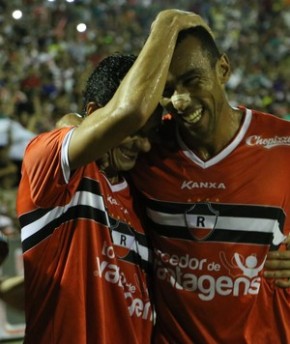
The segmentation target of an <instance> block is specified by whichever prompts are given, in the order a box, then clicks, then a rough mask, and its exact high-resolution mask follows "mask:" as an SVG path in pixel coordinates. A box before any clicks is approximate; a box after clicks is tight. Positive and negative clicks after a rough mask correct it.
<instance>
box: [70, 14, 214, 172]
mask: <svg viewBox="0 0 290 344" xmlns="http://www.w3.org/2000/svg"><path fill="white" fill-rule="evenodd" d="M199 25H202V26H205V27H206V28H208V27H207V26H206V23H205V22H204V21H203V19H202V18H201V17H200V16H198V15H196V14H193V13H191V12H184V11H179V10H165V11H162V12H160V13H159V14H158V15H157V17H156V19H155V21H154V22H153V24H152V26H151V32H150V34H149V36H148V39H147V41H146V43H145V44H144V46H143V48H142V50H141V52H140V54H139V56H138V58H137V60H136V61H135V63H134V65H133V66H132V67H131V69H130V71H129V72H128V74H127V75H126V77H125V78H124V79H123V81H122V82H121V84H120V86H119V88H118V90H117V92H116V93H115V95H114V96H113V98H112V99H111V100H110V101H109V102H108V104H107V105H106V106H104V107H103V108H100V109H98V110H96V111H95V112H93V113H92V114H91V115H90V116H88V117H87V118H86V119H85V120H84V121H83V122H82V123H81V124H80V125H79V126H78V127H77V128H76V129H75V130H74V133H73V135H72V138H71V142H70V147H69V159H70V166H71V168H72V169H74V168H77V167H79V166H82V165H84V164H86V163H88V162H91V161H94V160H96V159H98V158H100V157H101V156H102V155H103V154H104V153H106V152H107V151H108V150H109V149H111V148H112V147H114V146H116V145H118V144H119V143H120V142H121V141H122V140H123V139H124V138H125V137H127V136H129V135H131V134H133V133H134V132H136V131H137V130H138V129H140V128H141V127H142V126H143V125H144V124H145V123H146V121H147V120H148V118H149V117H150V115H151V114H152V112H153V111H154V109H155V108H156V107H157V105H158V103H159V100H160V98H161V95H162V92H163V89H164V85H165V81H166V77H167V73H168V69H169V65H170V62H171V57H172V54H173V51H174V48H175V44H176V39H177V36H178V33H179V32H180V31H181V30H184V29H187V28H190V27H194V26H199Z"/></svg>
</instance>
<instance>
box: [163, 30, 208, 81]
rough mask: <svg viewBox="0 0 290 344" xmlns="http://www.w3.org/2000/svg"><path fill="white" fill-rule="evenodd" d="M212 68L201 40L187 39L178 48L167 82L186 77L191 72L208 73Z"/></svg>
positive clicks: (190, 37)
mask: <svg viewBox="0 0 290 344" xmlns="http://www.w3.org/2000/svg"><path fill="white" fill-rule="evenodd" d="M210 66H211V64H210V60H209V57H208V54H206V52H205V51H204V49H203V48H202V44H201V42H200V40H199V39H198V38H196V37H194V36H192V35H189V36H187V37H185V38H184V39H183V40H182V41H181V42H180V43H179V44H178V45H177V47H176V49H175V51H174V54H173V57H172V61H171V64H170V67H169V73H168V76H167V82H168V83H170V82H171V83H172V82H173V81H174V80H175V79H177V78H182V77H185V76H186V75H187V74H188V73H190V72H199V73H200V72H201V71H206V70H207V69H209V68H210Z"/></svg>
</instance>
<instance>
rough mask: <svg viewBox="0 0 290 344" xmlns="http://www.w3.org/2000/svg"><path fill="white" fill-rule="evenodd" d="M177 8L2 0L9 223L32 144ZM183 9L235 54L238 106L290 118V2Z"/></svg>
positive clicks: (131, 1)
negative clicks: (101, 72)
mask: <svg viewBox="0 0 290 344" xmlns="http://www.w3.org/2000/svg"><path fill="white" fill-rule="evenodd" d="M176 6H177V2H176V1H175V0H106V1H99V0H75V1H72V0H70V1H65V0H55V1H52V0H50V1H48V0H0V24H1V25H0V55H1V58H0V64H1V66H0V231H1V230H3V231H6V234H7V233H8V235H9V233H10V234H11V233H13V229H11V228H15V230H16V231H17V220H16V218H15V202H14V200H15V195H16V192H17V183H18V180H19V173H20V166H21V160H22V156H23V152H24V148H25V146H26V144H27V142H28V141H29V140H30V139H31V138H32V137H34V136H35V135H36V134H37V133H40V132H43V131H46V130H49V129H51V128H53V127H54V125H55V122H56V120H57V119H58V118H59V117H60V116H61V115H63V114H65V113H68V112H80V111H81V110H82V90H83V88H84V86H85V80H86V78H87V76H88V75H89V74H90V73H91V71H92V68H93V67H94V65H95V64H96V63H97V62H98V61H99V60H100V59H102V58H103V57H104V56H106V55H108V54H111V53H114V52H116V51H119V52H127V53H128V52H130V53H135V54H137V53H138V52H139V50H140V48H141V46H142V45H143V43H144V41H145V39H146V36H147V34H148V31H149V30H150V23H151V22H152V20H153V18H154V17H155V15H156V14H157V12H159V11H160V10H162V9H165V8H175V7H176ZM178 7H179V8H180V9H183V10H192V11H195V12H197V13H199V14H201V15H202V16H203V17H204V18H206V20H207V21H208V23H209V25H210V26H211V27H212V29H213V32H214V33H215V35H216V38H217V41H218V43H219V46H220V47H221V48H222V49H223V50H224V51H225V52H226V53H227V54H228V56H229V58H230V61H231V63H232V68H233V71H232V77H231V79H230V82H229V84H228V86H227V87H228V94H229V97H230V101H231V102H232V104H233V105H237V104H244V105H246V106H248V107H253V108H256V109H261V110H263V111H265V112H272V113H274V114H276V115H277V116H280V117H285V118H286V119H288V117H289V116H290V115H289V114H290V111H289V104H290V54H289V50H290V34H289V33H290V1H289V0H243V1H240V0H207V1H204V0H179V1H178ZM16 10H20V11H21V12H22V16H19V17H18V19H15V18H14V17H13V15H12V14H13V13H14V14H15V12H14V11H16ZM19 13H20V12H18V14H19ZM78 24H85V25H86V30H85V31H78V30H77V27H78ZM156 54H158V51H156ZM7 217H8V218H10V219H11V221H10V222H9V221H8V222H7ZM1 218H2V220H1ZM7 223H8V224H9V226H7ZM5 226H6V227H5Z"/></svg>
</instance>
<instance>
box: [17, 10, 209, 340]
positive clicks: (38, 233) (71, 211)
mask: <svg viewBox="0 0 290 344" xmlns="http://www.w3.org/2000/svg"><path fill="white" fill-rule="evenodd" d="M196 25H205V24H204V23H203V20H202V19H201V18H200V17H199V16H197V15H195V14H192V13H188V12H182V11H178V10H167V11H163V12H161V13H160V14H159V15H158V16H157V18H156V20H155V21H154V22H153V24H152V28H151V32H150V35H149V36H148V39H147V41H146V43H145V45H144V47H143V49H142V50H141V52H140V54H139V56H138V58H137V59H136V61H135V62H134V64H133V66H132V67H131V68H130V70H129V72H128V73H127V74H126V72H127V71H128V67H129V66H128V63H126V64H125V61H124V60H123V58H122V59H121V63H120V60H118V58H115V57H114V58H111V59H109V60H105V61H104V63H101V64H100V66H99V67H98V68H97V71H96V74H93V75H92V77H91V78H90V79H89V81H88V88H87V90H86V92H85V106H86V113H87V114H88V115H89V116H86V118H85V119H84V120H83V121H82V122H81V124H80V125H78V126H75V127H71V126H62V127H61V128H57V129H56V130H54V131H51V132H48V133H44V134H41V135H39V136H38V137H37V138H35V139H34V140H33V141H32V142H31V143H30V144H29V146H28V148H27V150H26V153H25V156H24V161H23V168H22V180H21V182H20V186H19V191H18V199H17V211H18V216H19V221H20V224H21V239H22V247H23V252H24V253H23V257H24V272H25V288H26V291H25V293H26V295H25V298H26V321H27V327H26V335H25V343H26V344H27V343H33V344H35V343H39V344H43V343H72V344H74V343H76V344H80V343H82V344H83V343H104V344H105V343H106V344H108V343H145V344H146V343H150V337H151V328H152V309H151V305H150V299H149V295H148V288H147V283H146V265H147V263H148V250H147V248H146V238H145V235H144V232H143V230H142V227H141V223H140V221H139V219H138V217H137V214H136V213H135V209H134V204H133V202H132V198H131V191H130V189H129V188H128V185H127V182H126V180H125V179H124V178H123V177H122V175H121V174H120V171H127V170H129V169H131V168H132V167H133V166H134V164H135V162H136V159H137V156H138V154H139V153H140V152H147V151H148V150H149V149H150V143H149V141H148V139H147V137H146V136H144V133H142V131H140V130H141V128H142V127H143V126H144V124H145V123H146V122H147V120H148V119H149V117H150V115H151V114H152V113H153V111H154V110H155V109H156V107H157V105H158V102H159V100H160V98H161V95H162V91H163V89H164V85H165V81H166V76H167V73H168V68H169V64H170V61H171V57H172V54H173V51H174V47H175V44H176V39H177V36H178V33H179V32H180V31H181V30H183V29H186V28H189V27H192V26H196ZM156 52H158V54H156ZM107 61H109V62H108V63H107ZM118 61H119V62H118ZM130 61H131V62H132V60H130ZM125 74H126V76H125V77H124V75H125ZM123 77H124V79H123ZM121 80H122V81H121Z"/></svg>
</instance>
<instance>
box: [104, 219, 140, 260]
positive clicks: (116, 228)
mask: <svg viewBox="0 0 290 344" xmlns="http://www.w3.org/2000/svg"><path fill="white" fill-rule="evenodd" d="M110 228H111V237H112V241H113V243H114V252H115V254H116V256H117V257H119V258H126V257H127V256H128V255H129V254H130V253H131V252H136V253H137V252H138V243H137V240H136V238H135V234H134V232H133V230H132V229H131V228H130V226H129V225H127V224H126V223H124V222H121V221H118V220H116V219H114V218H112V217H110Z"/></svg>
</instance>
